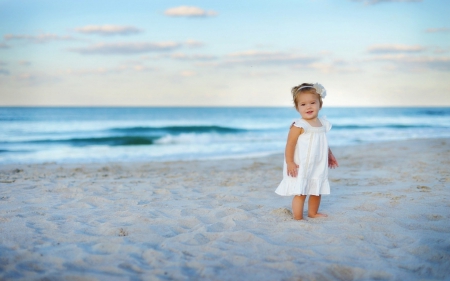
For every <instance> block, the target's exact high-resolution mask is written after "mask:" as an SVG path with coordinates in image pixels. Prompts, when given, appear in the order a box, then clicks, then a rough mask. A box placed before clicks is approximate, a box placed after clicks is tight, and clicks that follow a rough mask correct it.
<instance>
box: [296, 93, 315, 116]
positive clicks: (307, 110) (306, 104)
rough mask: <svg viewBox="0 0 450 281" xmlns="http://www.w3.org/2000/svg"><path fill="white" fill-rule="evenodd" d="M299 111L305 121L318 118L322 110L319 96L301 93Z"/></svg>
mask: <svg viewBox="0 0 450 281" xmlns="http://www.w3.org/2000/svg"><path fill="white" fill-rule="evenodd" d="M297 110H298V112H299V113H300V115H301V116H302V118H303V119H305V120H312V119H315V118H317V116H318V115H319V110H320V101H319V95H317V94H313V93H301V94H299V95H298V96H297Z"/></svg>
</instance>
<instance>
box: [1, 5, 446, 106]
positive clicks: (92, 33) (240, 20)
mask: <svg viewBox="0 0 450 281" xmlns="http://www.w3.org/2000/svg"><path fill="white" fill-rule="evenodd" d="M449 14H450V5H448V3H446V1H442V0H422V1H420V0H360V1H357V0H296V1H294V0H278V1H261V0H246V1H214V0H208V1H206V0H205V1H151V0H147V1H138V0H136V1H133V0H131V1H103V0H99V1H84V0H78V1H69V0H67V1H54V0H27V1H25V0H11V1H4V0H0V36H1V38H0V105H6V106H7V105H30V106H32V105H81V106H82V105H94V106H96V105H104V106H134V105H142V106H197V105H200V106H288V105H291V97H290V89H291V87H293V86H295V85H298V84H300V83H303V82H320V83H321V84H323V85H324V86H325V88H326V89H327V92H328V96H327V98H326V99H325V101H324V106H436V105H444V106H450V94H449V92H450V83H449V82H448V81H450V20H449V19H448V15H449Z"/></svg>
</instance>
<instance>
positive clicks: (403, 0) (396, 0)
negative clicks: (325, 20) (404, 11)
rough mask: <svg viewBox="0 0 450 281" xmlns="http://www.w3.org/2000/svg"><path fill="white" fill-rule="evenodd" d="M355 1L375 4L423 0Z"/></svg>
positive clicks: (356, 0) (419, 0) (354, 0)
mask: <svg viewBox="0 0 450 281" xmlns="http://www.w3.org/2000/svg"><path fill="white" fill-rule="evenodd" d="M352 1H353V2H364V4H366V5H375V4H380V3H392V2H402V3H417V2H422V0H352Z"/></svg>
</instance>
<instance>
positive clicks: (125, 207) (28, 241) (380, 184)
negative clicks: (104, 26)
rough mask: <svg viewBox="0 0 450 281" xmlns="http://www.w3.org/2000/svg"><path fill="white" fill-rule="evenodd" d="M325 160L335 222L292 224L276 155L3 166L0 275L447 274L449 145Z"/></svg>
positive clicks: (385, 147)
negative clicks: (329, 164) (331, 165)
mask: <svg viewBox="0 0 450 281" xmlns="http://www.w3.org/2000/svg"><path fill="white" fill-rule="evenodd" d="M332 150H333V153H334V154H335V156H336V158H337V160H338V162H339V166H340V167H339V168H337V169H334V170H330V174H329V179H330V185H331V194H330V195H327V196H323V198H322V203H321V207H320V210H321V211H322V212H325V213H327V214H328V215H329V217H328V218H323V219H322V218H321V219H307V220H305V221H300V222H299V221H295V220H293V219H292V217H291V212H290V204H291V199H292V198H291V197H282V196H278V195H276V194H275V192H274V191H275V189H276V187H277V186H278V184H279V182H280V181H281V178H282V175H281V173H282V166H283V163H282V161H283V155H282V154H276V155H272V156H265V157H257V158H245V159H237V160H235V159H228V160H195V161H186V162H183V161H175V162H132V163H127V162H111V163H84V164H83V163H66V164H57V163H49V164H26V165H23V166H19V165H17V164H8V165H0V179H1V182H0V185H1V189H0V233H1V235H0V260H1V261H2V262H1V263H0V279H5V280H10V279H15V280H16V279H18V280H29V279H41V278H49V279H50V280H53V279H61V278H63V279H77V278H83V279H89V280H104V279H111V280H115V279H117V280H119V279H142V280H147V279H148V280H170V279H177V280H178V279H196V280H238V279H239V280H255V279H259V280H297V279H299V278H301V279H302V280H315V279H317V278H322V279H325V280H329V279H337V280H351V279H356V280H360V279H366V280H367V279H381V280H419V279H438V280H442V279H445V278H449V277H450V229H449V228H448V225H449V222H450V200H449V199H450V189H449V188H448V186H449V183H450V171H449V168H448V167H450V160H449V159H450V139H416V140H406V141H392V142H383V143H374V144H363V145H357V146H348V147H334V148H333V147H332ZM305 211H306V209H305Z"/></svg>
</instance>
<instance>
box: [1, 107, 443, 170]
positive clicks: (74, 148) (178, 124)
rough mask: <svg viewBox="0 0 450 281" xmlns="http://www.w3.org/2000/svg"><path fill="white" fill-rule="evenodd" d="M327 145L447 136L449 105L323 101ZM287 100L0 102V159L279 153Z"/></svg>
mask: <svg viewBox="0 0 450 281" xmlns="http://www.w3.org/2000/svg"><path fill="white" fill-rule="evenodd" d="M320 115H321V116H324V115H325V116H327V118H328V120H329V121H330V122H331V123H332V124H333V128H332V130H331V131H330V133H329V134H328V139H329V143H330V146H331V147H333V146H342V145H356V144H361V143H372V142H381V141H389V140H406V139H415V138H450V108H449V107H445V108H324V109H322V110H321V114H320ZM298 117H299V114H298V113H297V112H296V111H295V110H294V109H293V108H284V107H283V108H271V107H262V108H253V107H252V108H243V107H198V108H195V107H186V108H183V107H181V108H180V107H173V108H169V107H115V108H109V107H84V108H83V107H61V108H57V107H37V108H32V107H27V108H20V107H0V163H36V162H58V163H59V162H106V161H166V160H193V159H211V158H233V157H248V156H259V155H268V154H272V153H283V151H284V146H285V140H286V136H287V133H288V129H289V126H290V124H291V123H292V121H293V120H294V119H296V118H298Z"/></svg>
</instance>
